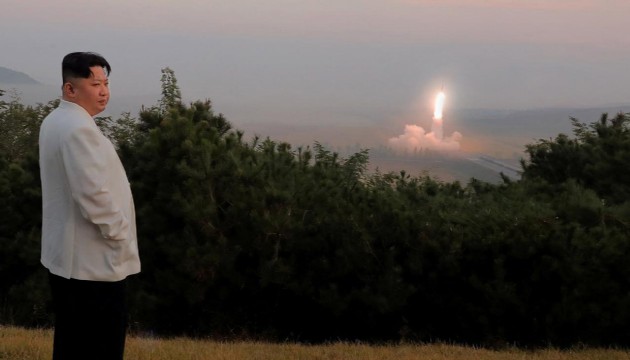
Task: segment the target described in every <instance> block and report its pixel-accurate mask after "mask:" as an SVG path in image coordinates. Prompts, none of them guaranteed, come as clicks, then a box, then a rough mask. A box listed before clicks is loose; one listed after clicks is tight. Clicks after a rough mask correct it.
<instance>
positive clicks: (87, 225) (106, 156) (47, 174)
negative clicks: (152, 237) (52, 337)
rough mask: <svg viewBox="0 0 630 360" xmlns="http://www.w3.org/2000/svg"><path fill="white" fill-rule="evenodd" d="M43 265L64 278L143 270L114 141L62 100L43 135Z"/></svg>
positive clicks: (108, 277) (112, 276)
mask: <svg viewBox="0 0 630 360" xmlns="http://www.w3.org/2000/svg"><path fill="white" fill-rule="evenodd" d="M39 165H40V171H41V181H42V206H43V214H42V249H41V251H42V252H41V262H42V264H43V265H44V266H45V267H46V268H48V270H49V271H50V272H51V273H53V274H55V275H58V276H62V277H64V278H68V279H69V278H73V279H79V280H93V281H119V280H122V279H124V278H126V277H127V276H128V275H131V274H135V273H138V272H140V258H139V255H138V243H137V238H136V221H135V210H134V204H133V197H132V195H131V189H130V186H129V181H128V180H127V174H126V173H125V170H124V168H123V166H122V164H121V162H120V159H119V158H118V154H116V150H115V149H114V146H113V145H112V143H111V142H110V141H109V140H108V139H107V138H106V137H105V136H104V135H103V134H102V133H101V131H100V130H99V128H98V127H97V126H96V123H95V122H94V119H93V118H92V117H91V116H90V115H89V114H88V112H87V111H85V109H83V108H82V107H81V106H79V105H77V104H75V103H72V102H68V101H63V100H62V101H61V104H60V105H59V107H58V108H57V109H55V110H54V111H53V112H51V113H50V115H48V116H47V117H46V118H45V119H44V121H43V123H42V126H41V128H40V133H39Z"/></svg>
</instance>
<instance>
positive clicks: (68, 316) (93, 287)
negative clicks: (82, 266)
mask: <svg viewBox="0 0 630 360" xmlns="http://www.w3.org/2000/svg"><path fill="white" fill-rule="evenodd" d="M49 279H50V288H51V292H52V300H53V310H54V312H55V336H54V345H53V360H75V359H82V360H86V359H95V360H101V359H102V360H122V358H123V353H124V351H125V336H126V333H127V306H126V298H125V297H126V295H125V288H126V280H122V281H117V282H103V281H85V280H76V279H65V278H63V277H60V276H57V275H53V274H49Z"/></svg>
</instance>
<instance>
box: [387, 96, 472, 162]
mask: <svg viewBox="0 0 630 360" xmlns="http://www.w3.org/2000/svg"><path fill="white" fill-rule="evenodd" d="M445 99H446V95H445V94H444V91H440V92H439V93H438V94H437V96H436V98H435V108H434V110H433V123H432V125H431V132H429V133H426V132H425V130H424V129H423V128H422V127H420V126H418V125H406V126H405V133H404V134H402V135H400V136H398V137H394V138H390V139H389V141H388V142H389V145H390V146H391V147H392V148H393V149H394V150H396V151H397V152H401V153H407V154H413V153H414V152H416V151H419V150H422V149H431V150H438V151H457V150H459V147H460V145H459V141H460V140H461V139H462V134H460V133H459V132H457V131H455V132H454V133H453V134H451V136H447V137H444V134H443V128H442V118H443V116H444V114H443V110H444V100H445Z"/></svg>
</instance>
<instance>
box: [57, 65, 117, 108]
mask: <svg viewBox="0 0 630 360" xmlns="http://www.w3.org/2000/svg"><path fill="white" fill-rule="evenodd" d="M90 70H92V75H90V77H89V78H87V79H84V78H73V79H71V80H70V81H69V83H67V84H65V85H64V87H66V86H68V85H69V86H70V88H69V89H67V91H64V94H65V96H64V98H65V100H68V101H71V102H74V103H75V104H77V105H80V106H81V107H83V108H84V109H85V110H86V111H87V112H88V114H90V116H94V115H96V114H99V113H101V112H102V111H103V110H105V107H106V106H107V102H108V101H109V80H108V79H107V75H106V74H105V70H104V69H103V68H102V67H100V66H92V67H91V68H90ZM64 90H66V89H64Z"/></svg>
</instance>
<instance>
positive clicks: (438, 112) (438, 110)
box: [433, 91, 446, 120]
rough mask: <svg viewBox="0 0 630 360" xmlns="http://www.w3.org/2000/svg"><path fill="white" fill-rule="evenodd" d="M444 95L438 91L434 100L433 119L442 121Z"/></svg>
mask: <svg viewBox="0 0 630 360" xmlns="http://www.w3.org/2000/svg"><path fill="white" fill-rule="evenodd" d="M445 98H446V95H444V92H443V91H440V92H439V93H438V94H437V96H436V98H435V110H434V111H433V118H434V119H439V120H442V109H443V108H444V99H445Z"/></svg>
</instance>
